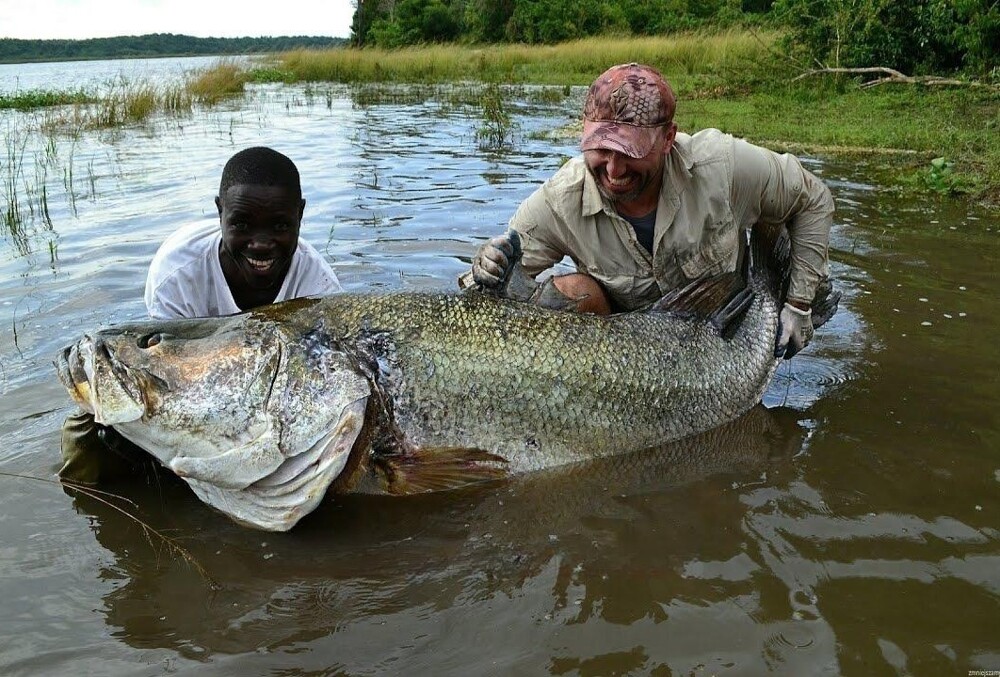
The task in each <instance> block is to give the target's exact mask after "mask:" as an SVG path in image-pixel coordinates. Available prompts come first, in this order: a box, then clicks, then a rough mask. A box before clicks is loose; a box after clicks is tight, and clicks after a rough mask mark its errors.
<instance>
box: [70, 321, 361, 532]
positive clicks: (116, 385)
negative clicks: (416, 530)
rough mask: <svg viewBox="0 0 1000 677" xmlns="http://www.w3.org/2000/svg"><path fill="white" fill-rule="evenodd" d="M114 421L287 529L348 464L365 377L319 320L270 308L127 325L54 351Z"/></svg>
mask: <svg viewBox="0 0 1000 677" xmlns="http://www.w3.org/2000/svg"><path fill="white" fill-rule="evenodd" d="M56 367H57V372H58V374H59V378H60V380H61V381H62V382H63V384H64V385H65V386H66V388H67V390H68V391H69V393H70V395H71V396H72V397H73V399H74V400H75V401H76V402H77V403H78V404H79V405H80V406H81V407H82V408H83V409H84V410H86V411H88V412H90V413H92V414H93V415H94V420H95V421H96V422H97V423H100V424H102V425H109V426H113V427H114V428H115V429H116V430H118V431H119V432H120V433H121V434H122V435H123V436H124V437H125V438H126V439H128V440H130V441H132V442H134V443H135V444H137V445H138V446H140V447H142V448H143V449H145V450H146V451H148V452H149V453H150V454H152V455H153V456H154V457H156V458H157V459H158V460H159V461H160V463H162V464H163V465H164V466H166V467H167V468H169V469H170V470H172V471H173V472H174V473H176V474H177V475H178V476H180V477H182V478H183V479H184V480H185V481H186V482H187V483H188V484H189V485H190V486H191V487H192V489H193V490H194V491H195V493H196V494H197V495H198V497H199V498H201V499H202V500H203V501H205V502H206V503H208V504H209V505H212V506H213V507H216V508H218V509H220V510H221V511H223V512H225V513H226V514H228V515H229V516H230V517H232V518H234V519H235V520H237V521H238V522H241V523H243V524H247V525H250V526H254V527H258V528H261V529H267V530H273V531H284V530H287V529H289V528H291V527H292V526H293V525H294V524H295V523H296V522H297V521H298V520H299V519H300V518H301V517H302V516H304V515H305V514H307V513H308V512H310V511H311V510H312V509H313V508H314V507H315V506H316V505H318V503H319V501H320V500H321V499H322V497H323V495H324V494H325V492H326V489H327V488H328V486H329V485H330V483H331V482H332V481H333V480H334V479H336V477H337V476H338V475H339V473H340V472H341V471H342V470H343V469H344V468H345V466H346V465H347V461H348V458H349V456H350V453H351V450H352V449H353V447H354V444H355V442H356V441H357V440H358V438H359V435H360V434H361V432H362V429H363V426H364V422H365V410H366V406H367V399H368V396H369V394H370V392H371V391H370V386H369V382H368V380H367V378H366V377H365V374H364V372H363V370H362V369H361V368H360V367H359V365H358V361H357V360H356V359H355V357H354V356H353V355H352V354H351V353H350V351H348V350H345V349H344V348H342V346H341V344H340V342H338V341H337V340H336V339H335V338H334V337H333V336H332V335H331V334H330V333H328V332H326V331H325V330H324V328H323V327H322V326H319V327H317V326H309V327H303V326H301V325H297V324H294V323H289V322H285V321H282V318H280V317H276V316H273V315H269V314H267V313H247V314H243V315H235V316H231V317H224V318H206V319H193V320H169V321H153V322H142V323H136V324H129V325H120V326H117V327H111V328H107V329H103V330H101V331H98V332H95V333H92V334H89V335H86V336H84V337H83V338H82V339H80V340H79V341H77V342H76V343H74V344H73V345H71V346H69V347H67V348H66V349H65V350H63V352H62V354H61V355H60V356H59V358H58V359H57V362H56Z"/></svg>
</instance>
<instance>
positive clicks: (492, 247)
mask: <svg viewBox="0 0 1000 677" xmlns="http://www.w3.org/2000/svg"><path fill="white" fill-rule="evenodd" d="M513 255H514V245H513V244H511V241H510V237H509V236H508V235H507V234H506V233H504V234H503V235H498V236H497V237H495V238H493V239H492V240H490V241H489V242H487V243H486V244H484V245H482V246H481V247H480V248H479V249H477V250H476V255H475V256H474V257H473V258H472V279H473V280H475V281H476V282H477V283H478V284H480V285H482V286H483V287H487V288H492V287H496V286H498V285H499V284H500V283H501V282H502V281H503V278H504V275H505V274H506V273H507V266H509V265H510V259H511V257H512V256H513Z"/></svg>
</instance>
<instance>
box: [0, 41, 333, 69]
mask: <svg viewBox="0 0 1000 677" xmlns="http://www.w3.org/2000/svg"><path fill="white" fill-rule="evenodd" d="M347 43H348V40H347V38H334V37H330V36H305V35H294V36H280V37H266V38H250V37H246V38H196V37H193V36H190V35H176V34H173V33H150V34H148V35H123V36H118V37H114V38H91V39H88V40H20V39H16V38H0V63H3V64H15V63H51V62H54V61H96V60H103V59H157V58H170V57H186V56H235V55H240V54H267V53H274V52H285V51H289V50H294V49H332V48H337V47H344V46H346V45H347Z"/></svg>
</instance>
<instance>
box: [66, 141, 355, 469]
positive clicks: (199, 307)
mask: <svg viewBox="0 0 1000 677" xmlns="http://www.w3.org/2000/svg"><path fill="white" fill-rule="evenodd" d="M215 205H216V207H217V208H218V210H219V222H218V224H216V223H215V221H214V220H213V221H211V222H207V223H205V222H203V223H193V224H189V225H186V226H182V227H181V228H179V229H178V230H177V231H175V232H174V233H173V234H172V235H170V237H168V238H167V239H166V240H165V241H164V242H163V244H162V245H161V246H160V249H159V250H158V251H157V252H156V255H155V256H154V257H153V261H152V263H151V264H150V267H149V273H148V275H147V278H146V292H145V301H146V309H147V312H148V313H149V316H150V317H151V318H153V319H159V320H166V319H175V318H190V317H211V316H219V315H230V314H233V313H239V312H242V311H245V310H249V309H251V308H254V307H256V306H262V305H267V304H269V303H276V302H278V301H287V300H289V299H294V298H299V297H302V296H313V295H320V294H331V293H334V292H338V291H341V287H340V282H339V281H338V280H337V276H336V275H335V274H334V272H333V270H332V269H331V268H330V265H329V264H328V263H327V262H326V261H325V260H324V259H323V257H322V256H321V255H320V253H319V252H318V251H316V249H315V248H314V247H313V246H312V245H310V244H309V243H308V242H305V241H303V240H301V239H300V238H299V229H300V227H301V224H302V213H303V211H304V209H305V205H306V201H305V200H303V199H302V188H301V185H300V182H299V172H298V169H297V168H296V167H295V163H293V162H292V161H291V160H290V159H289V158H287V157H285V156H284V155H282V154H281V153H279V152H277V151H275V150H272V149H270V148H264V147H254V148H247V149H245V150H242V151H240V152H238V153H236V154H235V155H233V156H232V157H231V158H230V159H229V161H228V162H227V163H226V166H225V168H224V169H223V170H222V180H221V181H220V184H219V195H218V196H217V197H216V198H215ZM129 447H130V445H129V443H127V442H123V441H122V438H121V437H120V436H119V435H117V434H116V433H115V432H114V430H112V429H110V428H106V427H104V426H99V425H97V424H96V423H95V422H94V418H93V416H92V415H90V414H88V413H86V412H79V413H77V414H73V415H71V416H69V417H68V418H67V419H66V421H65V422H64V423H63V429H62V456H63V461H64V463H63V466H62V468H61V469H60V471H59V476H60V477H61V478H62V479H67V480H72V481H74V482H77V483H81V484H97V483H98V482H100V481H102V480H107V479H110V478H112V477H116V476H128V475H134V474H136V473H137V472H139V471H140V470H141V466H142V464H143V463H145V462H147V456H146V455H145V454H141V453H139V452H137V451H136V450H135V449H134V448H129Z"/></svg>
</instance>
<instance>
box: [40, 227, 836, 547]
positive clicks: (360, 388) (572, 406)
mask: <svg viewBox="0 0 1000 677" xmlns="http://www.w3.org/2000/svg"><path fill="white" fill-rule="evenodd" d="M751 251H752V257H751V258H752V259H753V260H754V264H753V266H752V267H749V268H748V270H749V272H745V273H744V275H743V276H740V275H735V274H727V275H722V276H718V277H716V278H713V279H711V280H704V281H699V282H697V283H694V284H693V285H691V286H690V287H689V288H686V289H684V290H679V291H677V292H675V293H673V294H671V295H668V297H666V298H665V299H664V300H663V301H662V302H661V303H660V304H659V306H660V307H658V308H657V309H653V310H649V311H646V312H634V313H627V314H620V315H612V316H608V317H597V316H593V315H582V314H577V313H570V312H561V311H556V310H548V309H545V308H541V307H539V306H537V305H535V304H529V303H523V302H521V301H519V300H516V299H511V298H507V297H504V296H500V297H498V296H493V295H487V294H485V293H481V292H477V291H472V292H468V293H462V294H450V293H413V292H400V293H385V294H369V293H345V294H338V295H335V296H331V297H326V298H320V299H299V300H296V301H289V302H286V303H281V304H275V305H272V306H267V307H262V308H260V309H257V310H254V311H251V312H248V313H244V314H242V315H236V316H232V317H227V318H215V319H203V320H176V321H171V322H147V323H137V324H134V325H124V326H120V327H112V328H109V329H105V330H102V331H100V332H97V333H95V334H93V335H90V336H86V337H84V338H83V339H82V340H81V341H79V342H78V343H77V344H75V345H73V346H71V347H69V348H67V349H66V350H65V351H64V352H63V354H62V355H61V356H60V358H59V360H58V361H57V370H58V372H59V375H60V378H61V380H62V381H63V383H64V384H65V385H66V387H67V389H68V390H69V392H70V394H71V395H73V397H74V399H76V400H77V402H78V403H80V405H81V406H83V407H84V408H85V409H87V410H89V411H92V412H94V413H95V418H96V420H97V421H98V422H99V423H105V424H109V425H113V426H114V427H115V428H116V429H118V430H119V431H120V432H121V433H122V434H123V435H124V436H125V437H126V438H128V439H130V440H132V441H134V442H135V443H136V444H138V445H139V446H141V447H142V448H144V449H146V450H147V451H149V452H150V453H151V454H152V455H153V456H155V457H156V458H157V459H159V460H160V462H161V463H163V464H164V465H165V466H166V467H168V468H170V469H171V470H173V471H174V472H175V473H177V474H178V475H180V476H181V477H183V478H184V479H185V480H186V481H187V482H188V483H189V484H190V485H191V486H192V488H193V489H194V490H195V492H196V494H197V495H198V496H199V497H200V498H201V499H202V500H203V501H205V502H206V503H208V504H209V505H212V506H214V507H216V508H217V509H219V510H221V511H222V512H224V513H226V514H228V515H230V516H231V517H233V518H234V519H236V520H237V521H239V522H241V523H244V524H247V525H250V526H255V527H257V528H261V529H266V530H279V531H283V530H287V529H290V528H291V527H292V526H294V524H295V523H296V522H297V521H298V520H299V519H301V517H302V516H304V515H305V514H307V513H308V512H309V511H311V510H312V509H313V508H314V507H315V506H316V505H317V504H318V502H319V501H320V500H321V499H322V497H323V495H324V494H325V493H326V492H327V491H328V490H331V491H352V490H353V491H358V490H362V491H384V492H388V493H396V494H405V493H414V492H420V491H427V490H434V489H445V488H450V487H453V486H460V485H462V484H467V483H470V482H473V481H479V480H482V479H490V478H495V477H502V476H504V475H507V474H511V473H524V472H529V471H534V470H540V469H543V468H549V467H553V466H558V465H563V464H567V463H573V462H578V461H585V460H588V459H592V458H597V457H602V456H608V455H611V454H616V453H623V452H625V451H628V450H635V449H643V448H648V447H653V446H656V445H659V444H663V443H665V442H669V441H671V440H677V439H680V438H683V437H686V436H689V435H694V434H697V433H700V432H703V431H706V430H710V429H712V428H715V427H717V426H719V425H721V424H723V423H726V422H728V421H731V420H733V419H736V418H737V417H739V416H740V415H741V414H743V413H744V412H746V411H747V410H749V409H750V408H751V407H752V406H753V405H754V404H756V403H758V402H759V401H760V398H761V396H762V395H763V392H764V390H765V389H766V387H767V385H768V382H769V381H770V379H771V377H772V375H773V373H774V371H775V369H776V367H777V365H778V363H779V360H777V359H776V358H775V357H774V342H775V328H776V326H777V323H778V315H779V312H780V308H781V301H780V299H781V298H782V289H781V286H782V284H783V280H784V278H785V275H786V272H787V238H784V240H782V238H781V237H780V236H778V235H776V234H775V235H772V236H770V237H767V238H761V237H758V236H755V242H754V246H753V247H752V248H751ZM515 268H517V266H515ZM515 274H516V273H515ZM743 277H746V278H747V279H745V280H744V279H742V278H743ZM741 288H742V291H740V289H741ZM734 298H735V299H737V301H738V303H737V302H736V301H734V303H736V305H737V306H738V307H737V309H736V312H731V313H728V314H727V313H725V312H723V311H722V310H721V309H722V308H724V307H728V308H732V307H733V305H732V304H730V305H729V306H726V303H727V302H728V301H729V300H731V299H734ZM835 304H836V299H835V298H834V301H833V307H834V309H835ZM830 314H832V310H831V311H830Z"/></svg>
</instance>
